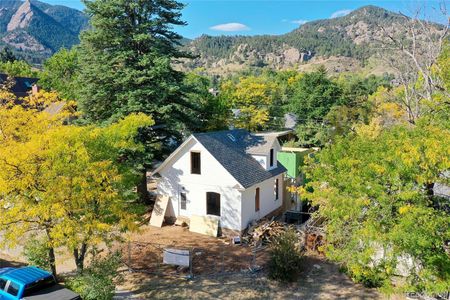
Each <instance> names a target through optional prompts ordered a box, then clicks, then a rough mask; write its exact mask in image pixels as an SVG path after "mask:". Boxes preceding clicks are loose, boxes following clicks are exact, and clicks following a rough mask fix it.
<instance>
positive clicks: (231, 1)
mask: <svg viewBox="0 0 450 300" xmlns="http://www.w3.org/2000/svg"><path fill="white" fill-rule="evenodd" d="M41 1H44V2H47V3H50V4H61V5H66V6H70V7H73V8H77V9H80V10H81V9H83V5H82V3H81V1H79V0H41ZM182 2H183V3H185V4H186V5H187V6H186V8H185V9H183V11H182V12H183V20H184V21H186V22H188V25H187V26H185V27H182V28H176V31H178V32H179V33H180V34H182V35H183V36H185V37H188V38H195V37H198V36H200V35H202V34H209V35H221V34H229V35H234V34H242V35H256V34H283V33H286V32H289V31H291V30H293V29H295V28H297V27H298V26H300V25H301V24H302V23H304V22H306V21H312V20H317V19H327V18H330V17H333V16H340V15H345V14H346V13H348V12H350V11H351V10H353V9H356V8H358V7H361V6H364V5H369V4H372V5H377V6H381V7H384V8H386V9H389V10H392V11H395V12H398V11H401V12H403V13H405V14H407V15H412V14H413V13H414V11H415V10H416V9H417V7H419V6H421V5H422V6H423V5H424V3H427V6H428V7H433V6H434V7H437V5H438V3H439V2H438V1H434V0H422V1H418V0H415V1H414V0H390V1H362V0H360V1H343V0H334V1H329V0H316V1H303V0H288V1H285V0H282V1H276V0H250V1H242V0H228V1H223V0H187V1H182ZM446 2H447V3H446V4H447V7H448V8H449V9H450V2H449V0H446Z"/></svg>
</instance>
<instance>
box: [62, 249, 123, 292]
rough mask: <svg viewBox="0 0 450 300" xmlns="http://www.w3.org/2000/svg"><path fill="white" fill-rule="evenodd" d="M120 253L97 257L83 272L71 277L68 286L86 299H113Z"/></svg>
mask: <svg viewBox="0 0 450 300" xmlns="http://www.w3.org/2000/svg"><path fill="white" fill-rule="evenodd" d="M119 265H120V254H119V253H115V254H113V255H111V256H108V257H106V258H103V259H97V260H94V261H93V262H92V264H91V265H90V266H89V267H88V268H86V269H85V270H84V271H83V273H82V274H79V275H77V276H75V277H73V278H72V279H69V280H68V282H67V286H68V287H69V288H70V289H72V290H74V291H75V292H77V293H78V294H80V295H81V297H82V298H83V299H84V300H111V299H112V298H113V296H114V291H115V285H114V280H115V279H116V278H117V277H118V273H117V269H118V268H119Z"/></svg>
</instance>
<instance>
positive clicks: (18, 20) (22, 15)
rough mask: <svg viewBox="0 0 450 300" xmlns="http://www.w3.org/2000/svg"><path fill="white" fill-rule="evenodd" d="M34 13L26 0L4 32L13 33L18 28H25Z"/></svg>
mask: <svg viewBox="0 0 450 300" xmlns="http://www.w3.org/2000/svg"><path fill="white" fill-rule="evenodd" d="M33 15H34V12H33V9H32V4H31V2H30V0H26V1H25V2H24V3H23V4H22V5H21V6H20V7H19V9H18V10H17V11H16V13H15V14H14V15H13V16H12V18H11V20H10V21H9V23H8V25H7V27H6V30H7V31H13V30H16V29H18V28H26V27H28V25H29V24H30V22H31V19H32V18H33Z"/></svg>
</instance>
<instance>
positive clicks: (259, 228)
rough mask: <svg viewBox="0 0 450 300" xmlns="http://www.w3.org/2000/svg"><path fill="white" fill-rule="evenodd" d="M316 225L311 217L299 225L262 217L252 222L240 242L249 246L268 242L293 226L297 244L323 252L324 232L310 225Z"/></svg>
mask: <svg viewBox="0 0 450 300" xmlns="http://www.w3.org/2000/svg"><path fill="white" fill-rule="evenodd" d="M311 224H314V225H317V224H316V221H314V220H313V219H310V220H308V221H307V222H306V223H303V224H301V225H296V226H293V225H288V224H286V223H282V222H279V221H274V220H273V219H271V220H268V219H262V220H259V221H258V222H257V223H256V222H254V223H252V224H251V225H250V226H249V227H248V229H247V230H246V232H245V233H244V235H243V236H242V242H243V243H245V244H248V245H251V246H254V247H255V246H261V245H267V244H269V243H270V242H271V241H272V240H273V238H274V237H276V236H278V235H280V234H281V233H283V232H284V231H286V230H287V229H288V228H294V229H295V231H296V232H297V236H298V239H299V244H300V245H302V246H301V248H303V246H304V247H305V248H306V249H308V250H311V251H314V252H319V253H320V254H322V253H323V247H322V246H323V245H324V243H325V233H324V232H323V230H322V228H320V227H316V226H312V225H311Z"/></svg>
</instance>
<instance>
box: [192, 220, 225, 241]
mask: <svg viewBox="0 0 450 300" xmlns="http://www.w3.org/2000/svg"><path fill="white" fill-rule="evenodd" d="M189 231H191V232H195V233H200V234H204V235H209V236H213V237H217V235H218V233H219V218H218V217H215V216H191V222H190V224H189Z"/></svg>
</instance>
